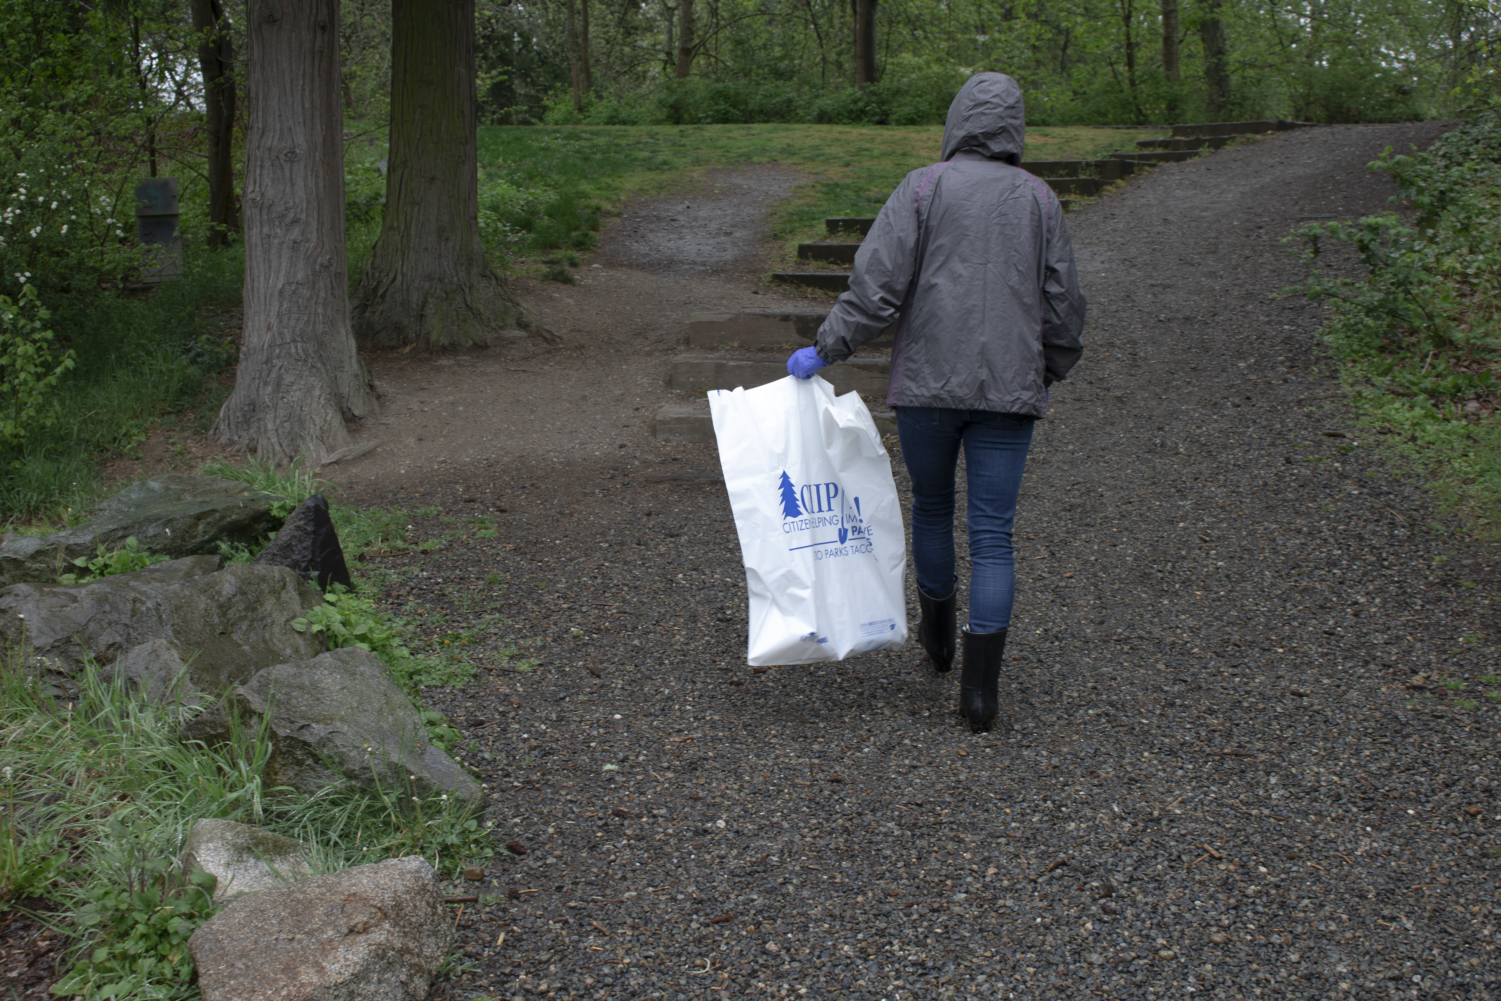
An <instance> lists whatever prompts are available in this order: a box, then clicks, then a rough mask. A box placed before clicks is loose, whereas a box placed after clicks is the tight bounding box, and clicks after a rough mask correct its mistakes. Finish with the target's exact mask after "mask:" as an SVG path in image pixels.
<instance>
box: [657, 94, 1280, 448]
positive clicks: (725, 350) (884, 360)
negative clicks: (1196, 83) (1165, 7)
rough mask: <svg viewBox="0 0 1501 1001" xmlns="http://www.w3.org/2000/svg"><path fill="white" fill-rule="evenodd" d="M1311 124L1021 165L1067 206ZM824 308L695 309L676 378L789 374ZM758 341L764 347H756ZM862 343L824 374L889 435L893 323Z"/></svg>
mask: <svg viewBox="0 0 1501 1001" xmlns="http://www.w3.org/2000/svg"><path fill="white" fill-rule="evenodd" d="M1305 124H1306V123H1303V122H1287V121H1270V120H1268V121H1254V122H1209V123H1202V124H1194V125H1175V126H1173V130H1172V135H1171V136H1170V137H1168V138H1166V139H1142V140H1139V141H1138V142H1137V143H1136V149H1134V150H1125V151H1122V152H1119V153H1113V154H1111V155H1110V156H1109V157H1106V158H1103V159H1098V160H1031V161H1027V162H1024V163H1023V164H1022V165H1021V166H1022V168H1023V169H1024V170H1027V171H1029V172H1030V173H1032V174H1033V175H1035V176H1036V177H1039V178H1041V179H1043V180H1044V181H1046V182H1047V183H1048V185H1049V186H1050V187H1051V188H1052V189H1053V191H1054V192H1055V193H1056V194H1057V195H1059V196H1060V198H1059V201H1060V202H1062V203H1063V207H1064V208H1065V209H1067V208H1070V207H1071V204H1072V203H1071V201H1070V197H1067V196H1072V197H1083V198H1093V197H1095V196H1097V195H1099V194H1100V192H1101V191H1103V190H1104V189H1105V188H1106V187H1107V186H1108V185H1110V184H1112V183H1114V182H1115V181H1118V180H1121V179H1122V178H1125V177H1129V176H1131V175H1132V174H1134V173H1135V172H1136V171H1138V170H1141V169H1144V168H1147V167H1151V166H1154V165H1156V164H1159V163H1177V162H1180V161H1183V160H1191V159H1193V158H1195V157H1198V156H1202V155H1204V154H1205V153H1208V152H1212V151H1214V150H1217V149H1220V148H1222V147H1224V146H1225V145H1227V144H1228V143H1230V142H1231V141H1233V140H1235V139H1239V138H1244V137H1252V136H1256V135H1261V134H1264V133H1267V132H1281V131H1285V130H1287V129H1293V128H1302V127H1304V126H1305ZM874 222H875V220H874V219H872V218H865V217H834V218H829V219H825V220H824V229H825V230H826V231H827V233H828V235H829V236H830V237H832V238H834V239H831V240H829V241H826V242H817V243H800V244H798V248H797V257H798V260H799V261H807V262H809V263H810V264H832V265H842V266H844V267H846V268H848V267H850V266H851V265H853V263H854V260H855V254H856V252H858V251H859V249H860V243H859V241H860V240H863V239H864V238H865V237H866V236H868V235H869V233H870V227H871V224H872V223H874ZM852 237H853V238H854V239H853V240H851V238H852ZM771 277H772V280H773V281H776V282H780V283H783V284H787V285H797V286H801V287H803V288H814V289H821V290H823V291H827V292H835V293H838V292H843V291H845V290H846V289H848V288H849V273H848V272H847V271H783V272H777V273H775V274H773V275H772V276H771ZM825 315H826V314H824V313H817V312H744V313H700V314H696V315H694V316H693V317H691V318H690V319H689V322H688V346H689V348H690V350H689V351H687V352H684V353H682V354H679V355H677V356H676V357H674V358H673V359H672V363H671V366H670V368H669V373H668V385H669V386H670V387H671V388H672V389H674V390H677V391H679V392H682V393H692V394H700V393H706V392H707V391H709V390H714V389H734V388H735V387H737V386H743V387H745V388H747V389H750V388H752V387H754V386H761V385H765V384H766V383H768V382H774V381H775V380H777V379H781V378H783V377H785V376H786V374H787V364H786V356H787V354H788V353H790V352H791V351H792V350H794V349H796V348H798V347H802V346H806V345H808V344H811V343H812V341H813V339H814V337H816V336H817V334H818V328H819V326H820V325H821V324H822V323H823V321H824V317H825ZM757 349H760V351H761V353H756V352H757ZM769 349H776V350H774V351H773V350H769ZM861 351H862V354H861V356H859V357H856V358H851V359H849V360H848V361H845V362H841V363H840V364H839V365H835V366H832V367H831V368H828V369H825V370H824V371H823V372H822V373H821V375H822V376H823V377H824V378H826V379H828V380H829V382H831V383H832V384H833V386H834V390H835V392H838V393H841V394H842V393H848V392H857V393H859V394H860V396H861V398H862V399H864V400H865V401H866V403H867V405H869V406H871V407H872V408H873V410H872V413H873V416H874V417H875V418H876V427H877V428H879V429H881V432H882V433H883V434H888V433H895V431H896V423H895V415H893V414H889V413H884V412H878V411H876V410H875V409H874V408H876V407H881V408H884V405H885V402H884V401H885V399H886V383H887V378H888V375H889V373H890V368H891V365H890V352H891V331H890V330H887V331H886V332H885V333H883V334H882V335H881V336H880V337H879V338H877V339H876V340H874V341H872V342H870V343H869V344H868V345H866V346H865V347H864V348H862V349H861ZM656 435H657V437H658V438H660V439H663V440H665V441H678V442H712V441H713V440H714V427H713V424H712V422H711V421H710V419H709V408H708V403H707V401H706V400H705V401H697V400H695V401H694V402H691V403H674V404H668V405H667V406H665V407H663V408H662V409H661V410H660V411H659V412H658V413H657V418H656Z"/></svg>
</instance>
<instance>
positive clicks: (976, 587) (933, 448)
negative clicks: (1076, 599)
mask: <svg viewBox="0 0 1501 1001" xmlns="http://www.w3.org/2000/svg"><path fill="white" fill-rule="evenodd" d="M896 414H897V416H896V427H897V433H898V434H899V435H900V436H901V440H902V457H903V458H904V459H905V460H906V461H907V472H908V474H909V475H910V476H911V478H912V562H913V563H914V564H915V565H916V567H917V586H918V587H920V588H922V589H923V591H924V592H925V593H926V594H927V595H928V596H929V597H931V598H943V597H947V596H948V595H949V594H952V593H953V590H954V585H955V583H956V582H957V580H958V577H957V576H956V574H955V572H954V470H955V468H956V467H957V466H958V463H959V446H960V445H963V446H964V464H965V469H966V472H967V474H968V487H969V510H968V512H967V517H968V519H969V558H970V583H969V628H970V631H971V632H976V633H990V632H995V631H996V630H998V629H1006V628H1009V627H1010V625H1011V605H1012V602H1013V600H1014V599H1015V597H1016V554H1015V552H1014V551H1013V550H1012V548H1011V529H1012V525H1013V524H1014V523H1015V521H1016V495H1017V493H1018V491H1020V490H1021V484H1022V470H1023V469H1025V468H1026V465H1027V449H1028V448H1030V447H1031V445H1032V423H1033V420H1034V418H1032V417H1026V416H1023V415H1020V414H995V413H990V412H988V411H984V410H949V409H943V408H937V407H898V408H897V412H896Z"/></svg>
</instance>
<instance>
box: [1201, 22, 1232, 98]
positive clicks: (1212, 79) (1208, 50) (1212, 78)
mask: <svg viewBox="0 0 1501 1001" xmlns="http://www.w3.org/2000/svg"><path fill="white" fill-rule="evenodd" d="M1200 2H1201V3H1202V4H1203V7H1202V11H1203V13H1202V16H1201V17H1200V19H1199V41H1200V42H1202V43H1203V45H1204V99H1205V103H1206V104H1207V105H1208V106H1209V114H1210V116H1211V117H1213V118H1216V119H1220V118H1223V117H1224V116H1225V114H1226V112H1228V111H1229V110H1230V71H1229V67H1228V66H1227V65H1226V63H1227V59H1226V48H1225V24H1224V22H1223V21H1221V20H1220V0H1200Z"/></svg>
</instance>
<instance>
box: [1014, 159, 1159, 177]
mask: <svg viewBox="0 0 1501 1001" xmlns="http://www.w3.org/2000/svg"><path fill="white" fill-rule="evenodd" d="M1021 166H1022V170H1025V171H1026V172H1027V173H1029V174H1031V175H1032V176H1033V177H1040V178H1042V179H1043V180H1051V179H1052V178H1055V177H1098V178H1099V179H1100V180H1102V181H1119V180H1120V179H1121V178H1123V177H1129V176H1130V175H1131V174H1132V173H1134V172H1135V170H1136V165H1135V164H1133V163H1131V162H1130V161H1129V160H1116V159H1113V158H1112V159H1109V160H1030V161H1028V162H1026V163H1023V164H1022V165H1021Z"/></svg>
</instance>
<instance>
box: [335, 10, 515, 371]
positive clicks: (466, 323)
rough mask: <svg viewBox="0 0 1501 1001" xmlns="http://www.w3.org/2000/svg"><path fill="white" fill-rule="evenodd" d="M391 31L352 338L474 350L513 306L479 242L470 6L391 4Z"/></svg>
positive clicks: (511, 318)
mask: <svg viewBox="0 0 1501 1001" xmlns="http://www.w3.org/2000/svg"><path fill="white" fill-rule="evenodd" d="M391 27H392V32H391V140H390V157H389V165H388V167H387V171H386V206H385V212H384V213H383V215H382V217H381V228H380V236H379V237H378V238H377V239H376V241H375V248H374V250H373V251H372V252H371V254H370V263H369V264H368V265H366V267H365V274H364V276H363V277H362V278H361V280H360V287H359V289H358V291H356V292H355V298H354V336H355V339H356V340H357V341H358V342H359V343H360V344H361V345H362V346H367V347H405V346H407V345H410V344H416V345H418V346H420V347H423V348H427V349H430V350H434V349H439V348H448V347H457V346H460V345H465V344H483V343H485V342H486V341H487V340H488V339H489V337H490V334H491V332H492V331H494V330H495V329H497V328H500V327H504V326H507V325H510V324H512V323H514V322H515V321H516V320H517V319H518V317H517V313H518V310H517V307H516V304H515V302H514V300H512V299H511V297H510V296H509V295H508V294H507V292H506V289H505V287H504V285H503V284H502V282H501V279H500V276H499V275H497V274H496V273H495V271H494V270H493V269H492V268H491V267H490V265H489V264H488V263H487V262H486V260H485V248H484V244H483V243H481V241H480V235H479V191H478V182H479V177H478V166H477V160H478V153H477V151H476V148H475V125H476V117H477V112H476V104H475V93H474V0H394V2H393V3H392V4H391Z"/></svg>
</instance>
